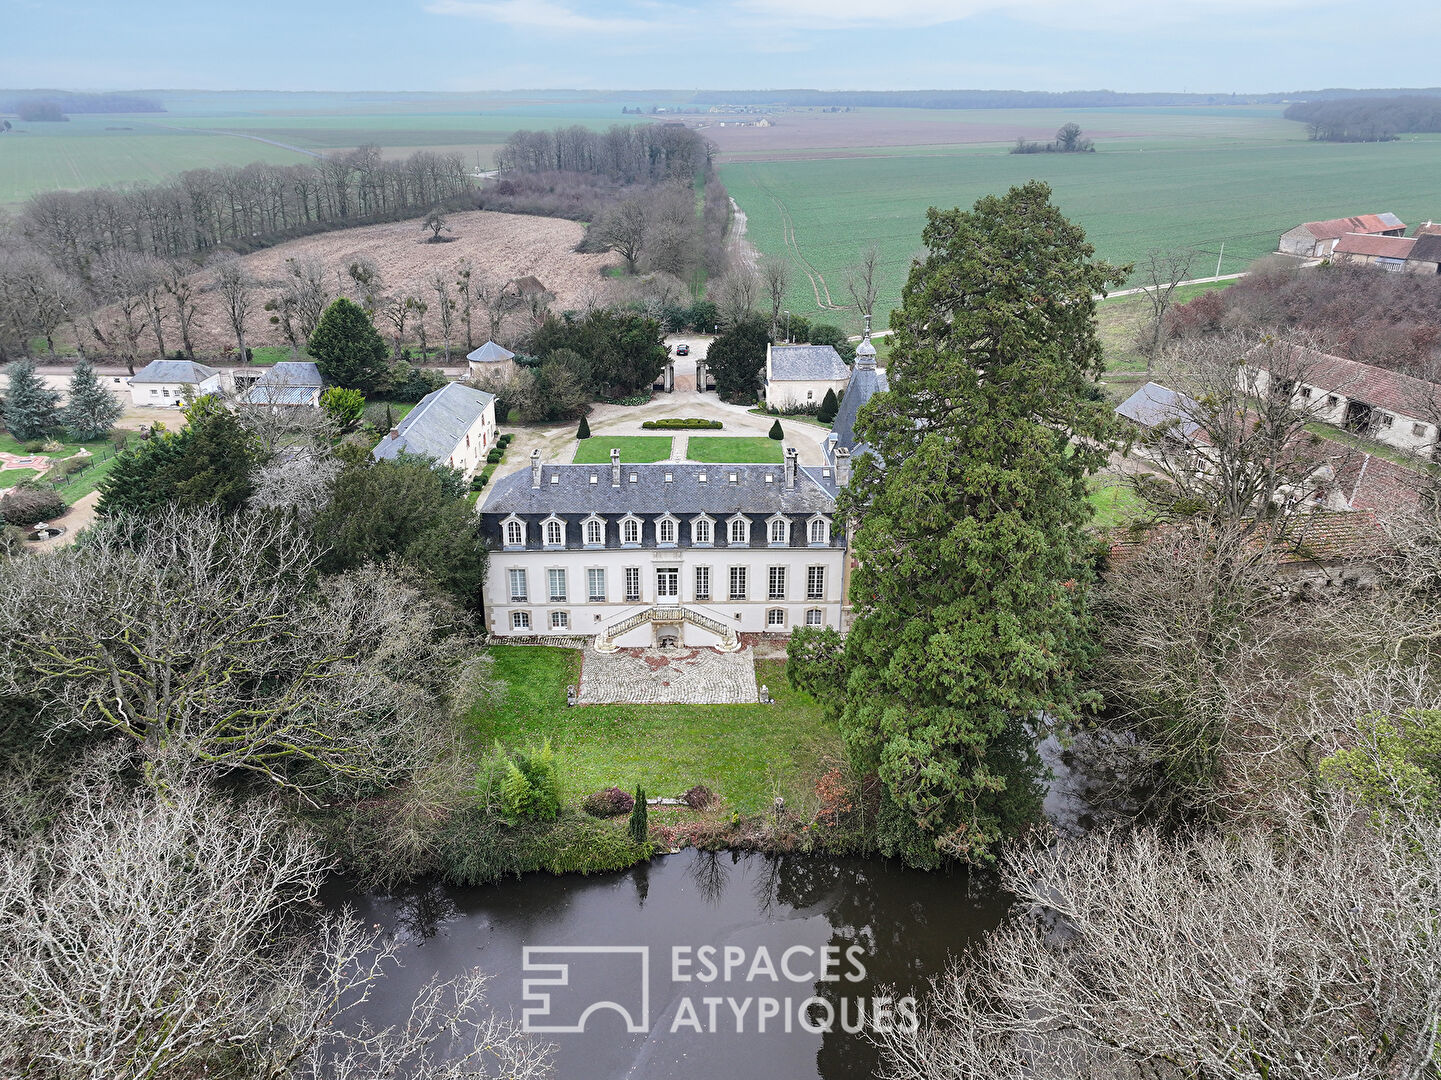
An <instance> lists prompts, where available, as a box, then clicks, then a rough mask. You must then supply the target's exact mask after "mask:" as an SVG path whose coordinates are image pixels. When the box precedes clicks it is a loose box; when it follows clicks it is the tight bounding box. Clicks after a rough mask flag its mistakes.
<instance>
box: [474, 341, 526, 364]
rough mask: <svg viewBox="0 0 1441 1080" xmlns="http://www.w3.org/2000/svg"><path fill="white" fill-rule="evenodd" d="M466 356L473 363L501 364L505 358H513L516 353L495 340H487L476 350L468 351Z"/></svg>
mask: <svg viewBox="0 0 1441 1080" xmlns="http://www.w3.org/2000/svg"><path fill="white" fill-rule="evenodd" d="M465 358H466V359H467V360H469V361H470V362H471V363H472V364H499V363H500V362H501V361H503V360H513V359H514V358H515V353H513V352H511V351H510V350H509V349H503V348H501V347H500V346H499V345H497V344H496V343H495V342H493V341H487V342H486V343H485V344H484V345H482V346H481V347H480V348H478V349H476V350H475V351H474V352H471V353H467V354H466V357H465Z"/></svg>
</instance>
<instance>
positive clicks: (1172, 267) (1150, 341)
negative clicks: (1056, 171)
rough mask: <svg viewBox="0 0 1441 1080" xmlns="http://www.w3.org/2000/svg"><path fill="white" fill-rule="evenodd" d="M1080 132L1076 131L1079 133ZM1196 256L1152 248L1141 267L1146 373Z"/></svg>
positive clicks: (1150, 366) (1189, 253)
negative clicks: (1146, 315) (1147, 314)
mask: <svg viewBox="0 0 1441 1080" xmlns="http://www.w3.org/2000/svg"><path fill="white" fill-rule="evenodd" d="M1078 130H1079V129H1078ZM1194 255H1195V252H1193V251H1189V250H1181V251H1161V250H1159V249H1157V248H1152V249H1151V250H1150V251H1148V252H1147V253H1146V258H1145V261H1143V262H1142V263H1141V272H1142V273H1143V274H1144V275H1145V281H1146V284H1145V287H1144V288H1143V290H1142V295H1144V296H1145V297H1146V300H1147V301H1148V302H1149V303H1150V305H1151V322H1150V323H1149V324H1148V325H1147V327H1146V330H1145V334H1146V373H1147V374H1150V372H1151V368H1152V366H1153V365H1154V364H1155V363H1156V361H1157V360H1158V359H1159V358H1160V355H1161V342H1162V337H1163V335H1164V334H1165V330H1166V311H1167V310H1168V309H1169V308H1170V306H1171V296H1172V294H1173V293H1175V291H1176V286H1177V285H1179V284H1180V283H1181V282H1183V281H1185V280H1186V276H1187V275H1188V274H1190V272H1191V260H1192V258H1193V256H1194Z"/></svg>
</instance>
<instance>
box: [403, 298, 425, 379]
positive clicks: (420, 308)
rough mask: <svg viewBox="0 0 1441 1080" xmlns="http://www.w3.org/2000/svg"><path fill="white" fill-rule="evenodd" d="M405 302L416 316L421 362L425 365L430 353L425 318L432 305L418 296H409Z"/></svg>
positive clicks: (416, 333) (416, 332) (416, 331)
mask: <svg viewBox="0 0 1441 1080" xmlns="http://www.w3.org/2000/svg"><path fill="white" fill-rule="evenodd" d="M405 302H406V304H407V305H409V307H410V311H411V314H412V315H414V316H415V336H416V337H418V338H419V339H420V362H421V363H422V364H423V363H425V361H426V359H427V357H428V355H429V352H430V349H429V347H428V346H427V345H426V343H425V329H426V328H425V316H426V314H427V313H428V312H429V311H430V305H429V304H427V303H426V302H425V301H424V300H422V299H421V298H420V297H418V296H407V297H406V298H405Z"/></svg>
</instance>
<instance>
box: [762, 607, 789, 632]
mask: <svg viewBox="0 0 1441 1080" xmlns="http://www.w3.org/2000/svg"><path fill="white" fill-rule="evenodd" d="M785 624H786V609H785V608H778V607H773V608H771V609H770V610H769V611H767V612H766V626H767V627H770V628H772V629H776V628H779V627H783V626H785Z"/></svg>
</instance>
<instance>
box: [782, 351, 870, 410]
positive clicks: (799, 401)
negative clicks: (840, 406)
mask: <svg viewBox="0 0 1441 1080" xmlns="http://www.w3.org/2000/svg"><path fill="white" fill-rule="evenodd" d="M850 377H851V369H850V368H848V367H846V363H845V361H844V360H842V359H841V354H840V353H838V352H836V350H835V347H834V346H832V345H767V346H766V381H765V396H766V405H767V406H769V407H770V408H772V409H782V410H784V409H788V408H793V407H795V406H797V405H820V403H821V402H822V401H824V400H825V396H826V391H827V390H834V391H835V393H836V396H837V397H840V395H841V392H842V391H844V390H845V388H846V383H847V382H848V381H849V380H850Z"/></svg>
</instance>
